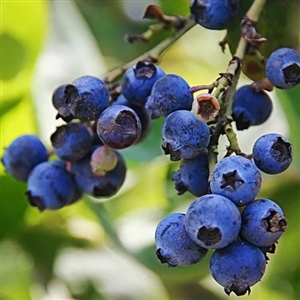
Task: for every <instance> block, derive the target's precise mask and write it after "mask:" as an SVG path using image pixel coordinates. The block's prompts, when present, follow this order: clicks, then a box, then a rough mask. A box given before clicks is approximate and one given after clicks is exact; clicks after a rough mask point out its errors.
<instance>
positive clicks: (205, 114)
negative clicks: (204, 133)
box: [192, 94, 220, 122]
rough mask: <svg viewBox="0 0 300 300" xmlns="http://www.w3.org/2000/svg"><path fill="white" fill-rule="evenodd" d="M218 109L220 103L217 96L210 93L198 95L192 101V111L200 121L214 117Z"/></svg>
mask: <svg viewBox="0 0 300 300" xmlns="http://www.w3.org/2000/svg"><path fill="white" fill-rule="evenodd" d="M219 110H220V104H219V102H218V100H217V98H216V97H215V96H213V95H211V94H201V95H198V96H197V97H196V98H195V99H194V101H193V105H192V112H193V113H194V115H195V116H196V117H197V118H198V119H200V120H202V121H205V122H207V121H209V120H210V119H212V118H214V117H215V116H217V114H218V113H219Z"/></svg>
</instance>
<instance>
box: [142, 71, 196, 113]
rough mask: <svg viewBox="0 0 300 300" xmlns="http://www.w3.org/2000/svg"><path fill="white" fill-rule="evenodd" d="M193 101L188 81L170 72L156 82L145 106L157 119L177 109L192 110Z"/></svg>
mask: <svg viewBox="0 0 300 300" xmlns="http://www.w3.org/2000/svg"><path fill="white" fill-rule="evenodd" d="M192 102H193V96H192V94H191V92H190V86H189V85H188V83H187V82H186V81H185V80H184V79H183V78H182V77H180V76H178V75H173V74H168V75H165V76H163V77H161V78H160V79H158V80H157V81H156V82H155V84H154V85H153V87H152V90H151V94H150V96H149V97H148V100H147V102H146V105H145V106H146V108H147V109H148V110H149V111H150V113H151V118H152V119H156V118H158V117H166V116H168V115H169V114H170V113H171V112H173V111H176V110H183V109H185V110H191V108H192Z"/></svg>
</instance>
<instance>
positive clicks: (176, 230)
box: [155, 213, 207, 267]
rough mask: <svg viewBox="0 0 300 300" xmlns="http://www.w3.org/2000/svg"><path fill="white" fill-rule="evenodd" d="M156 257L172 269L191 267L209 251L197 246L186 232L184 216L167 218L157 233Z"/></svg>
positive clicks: (160, 224)
mask: <svg viewBox="0 0 300 300" xmlns="http://www.w3.org/2000/svg"><path fill="white" fill-rule="evenodd" d="M155 244H156V255H157V258H158V259H159V260H160V261H161V263H167V264H168V265H169V266H170V267H176V266H189V265H193V264H196V263H197V262H199V261H200V260H202V259H203V258H204V257H205V255H206V253H207V249H204V248H202V247H200V246H199V245H197V244H196V243H195V242H193V241H192V239H191V238H190V237H189V235H188V234H187V232H186V230H185V225H184V214H180V213H174V214H171V215H168V216H167V217H165V218H164V219H163V220H162V221H161V222H160V223H159V224H158V226H157V228H156V231H155Z"/></svg>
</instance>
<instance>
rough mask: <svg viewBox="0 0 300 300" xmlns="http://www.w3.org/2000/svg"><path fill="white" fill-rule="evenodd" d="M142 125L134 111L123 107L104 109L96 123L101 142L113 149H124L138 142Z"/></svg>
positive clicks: (115, 106)
mask: <svg viewBox="0 0 300 300" xmlns="http://www.w3.org/2000/svg"><path fill="white" fill-rule="evenodd" d="M141 132H142V124H141V121H140V119H139V117H138V115H137V114H136V113H135V111H134V110H133V109H131V108H129V107H127V106H125V105H112V106H109V107H108V108H106V109H105V110H104V111H103V112H102V114H101V115H100V117H99V119H98V122H97V133H98V135H99V138H100V139H101V141H102V142H103V143H104V144H105V145H107V146H109V147H110V148H113V149H124V148H127V147H130V146H132V145H133V144H134V143H136V142H137V141H138V139H139V138H140V136H141Z"/></svg>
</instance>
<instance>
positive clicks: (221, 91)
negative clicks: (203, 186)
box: [208, 0, 266, 171]
mask: <svg viewBox="0 0 300 300" xmlns="http://www.w3.org/2000/svg"><path fill="white" fill-rule="evenodd" d="M265 3H266V0H254V2H253V3H252V5H251V7H250V9H249V10H248V12H247V13H246V16H245V18H244V19H246V20H247V22H242V23H241V27H242V28H241V32H242V33H243V32H247V26H249V24H250V25H251V26H253V27H254V25H255V23H256V22H257V21H258V19H259V16H260V14H261V12H262V10H263V8H264V5H265ZM243 26H244V27H246V28H244V27H243ZM256 35H257V33H256ZM248 43H249V39H247V38H246V36H245V34H241V38H240V41H239V44H238V46H237V49H236V51H235V54H234V55H233V57H232V59H231V60H230V62H229V64H228V67H227V70H226V72H225V73H221V74H220V75H221V78H220V79H218V81H219V84H218V86H217V88H216V90H215V91H214V93H213V95H214V96H215V97H216V98H217V99H218V101H219V102H220V106H221V109H220V111H219V114H218V116H217V118H216V124H215V125H214V128H213V133H212V135H211V140H210V145H209V153H208V160H209V170H210V171H211V170H212V168H213V167H214V164H215V163H216V162H217V161H218V158H217V156H218V151H217V147H218V143H219V137H220V136H221V134H224V133H225V134H226V137H227V139H228V141H229V147H228V152H227V153H228V154H231V153H233V152H235V153H236V154H239V155H244V156H247V155H246V154H243V152H242V151H241V150H240V147H239V144H238V140H237V136H236V133H235V132H234V130H233V128H232V126H231V122H232V117H231V115H232V104H233V97H234V94H235V91H236V86H237V83H238V80H239V77H240V73H241V69H242V63H243V59H244V56H245V54H246V51H247V46H248ZM247 157H248V156H247Z"/></svg>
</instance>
